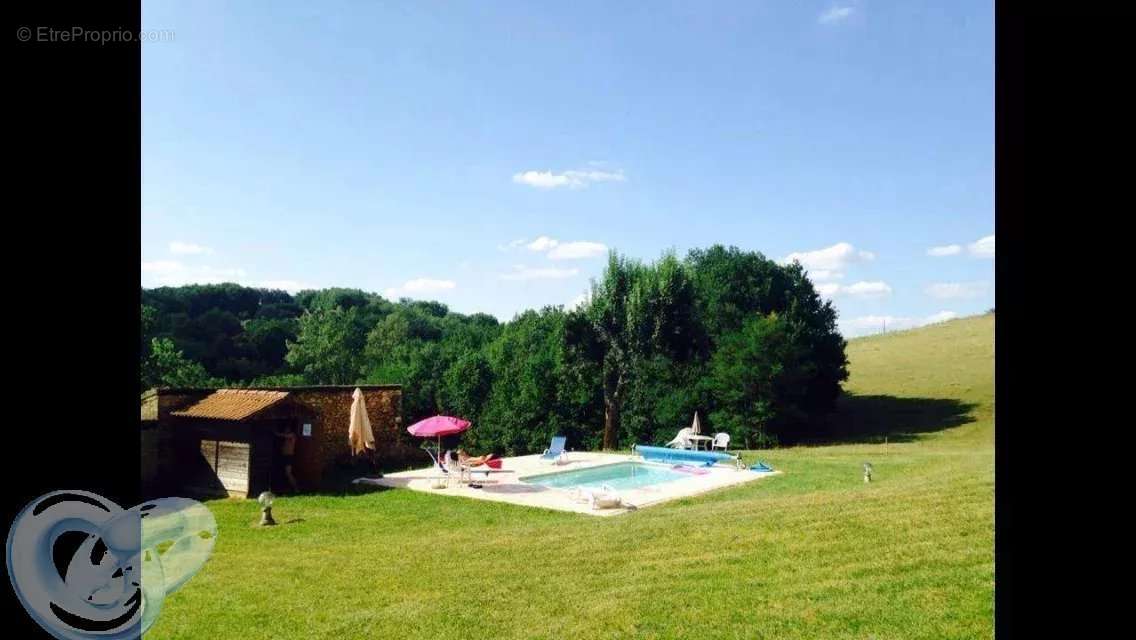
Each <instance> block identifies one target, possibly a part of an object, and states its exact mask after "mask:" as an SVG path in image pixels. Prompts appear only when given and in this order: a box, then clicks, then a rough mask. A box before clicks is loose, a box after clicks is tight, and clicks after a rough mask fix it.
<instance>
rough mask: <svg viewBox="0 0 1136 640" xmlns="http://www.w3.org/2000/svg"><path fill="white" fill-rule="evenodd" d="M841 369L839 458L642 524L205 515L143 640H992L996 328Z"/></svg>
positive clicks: (331, 511) (304, 507)
mask: <svg viewBox="0 0 1136 640" xmlns="http://www.w3.org/2000/svg"><path fill="white" fill-rule="evenodd" d="M848 354H849V359H850V360H851V378H850V379H849V381H848V383H847V385H846V389H847V391H848V392H849V395H848V397H846V398H843V399H842V407H841V414H840V418H839V419H840V420H844V421H847V422H849V423H850V425H851V426H854V427H855V428H856V430H857V433H858V434H859V435H857V436H856V437H854V438H852V439H851V441H850V442H849V441H846V442H844V443H839V444H829V445H816V446H801V447H792V448H785V449H778V450H773V451H760V452H749V453H748V454H747V455H745V456H744V457H745V458H746V459H747V460H757V459H761V460H765V461H767V462H769V463H770V464H772V465H773V466H774V467H775V468H778V469H781V470H784V471H785V475H783V476H780V477H776V478H770V479H767V480H763V481H761V482H754V483H750V484H747V485H743V486H740V487H736V488H731V489H725V490H722V491H719V492H717V493H713V494H708V495H705V496H700V497H696V498H689V499H683V500H678V501H675V502H670V503H666V504H663V505H659V506H655V507H650V508H647V509H643V510H642V511H639V512H637V513H631V514H628V515H623V516H617V517H614V518H594V517H588V516H582V515H574V514H569V513H561V512H552V511H542V510H537V509H529V508H525V507H518V506H513V505H508V504H500V503H492V502H484V501H473V500H462V499H456V498H448V497H444V496H433V495H428V494H424V493H416V492H411V491H406V490H391V491H384V492H381V493H371V494H366V495H357V496H349V497H296V498H283V499H280V500H278V502H277V507H276V508H275V509H274V512H275V514H276V515H277V518H278V519H279V520H280V521H281V523H282V526H278V527H275V528H268V529H261V528H257V527H256V526H254V525H255V523H256V521H257V518H258V516H259V511H258V509H257V506H256V504H255V503H253V502H251V501H215V502H211V503H209V506H210V508H211V509H212V510H213V512H214V514H216V516H217V520H218V524H219V528H220V534H219V537H218V542H217V547H216V550H215V552H214V555H213V558H212V559H211V560H210V561H209V562H208V564H207V565H206V566H205V568H204V569H203V570H202V572H201V573H200V574H199V575H197V576H196V577H195V578H193V580H192V581H190V582H189V583H188V584H187V585H186V586H185V587H184V588H183V589H182V590H181V591H179V592H177V593H175V594H173V595H172V596H170V597H169V598H168V599H167V600H166V603H165V609H164V611H163V612H162V615H161V618H160V619H159V620H158V622H157V624H155V626H154V627H153V629H151V631H150V633H149V634H148V635H147V637H148V638H155V639H166V638H211V639H213V640H219V639H222V638H244V639H254V638H338V639H348V638H429V639H431V640H436V639H438V638H492V639H494V640H498V639H507V638H574V639H580V638H632V637H634V638H864V639H867V638H875V639H879V640H882V639H885V638H897V639H898V638H903V639H911V638H983V637H991V636H992V635H993V598H994V316H993V315H985V316H980V317H975V318H966V319H962V320H956V321H952V322H948V323H945V324H941V325H935V326H931V327H925V328H922V329H918V330H913V331H908V332H903V333H894V334H889V335H884V336H877V337H870V338H863V339H858V340H853V341H851V342H850V343H849V347H848ZM885 436H886V444H885V440H884V438H885ZM865 461H868V462H871V463H872V465H873V466H874V468H875V476H874V480H873V482H872V483H871V484H865V483H864V482H863V479H862V464H863V463H864V462H865Z"/></svg>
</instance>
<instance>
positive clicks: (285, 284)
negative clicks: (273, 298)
mask: <svg viewBox="0 0 1136 640" xmlns="http://www.w3.org/2000/svg"><path fill="white" fill-rule="evenodd" d="M256 286H257V287H261V288H264V289H283V290H284V291H287V292H288V293H296V292H297V291H303V290H304V289H315V288H316V287H315V286H314V285H310V284H307V283H306V282H300V281H298V280H261V281H260V282H257V283H256Z"/></svg>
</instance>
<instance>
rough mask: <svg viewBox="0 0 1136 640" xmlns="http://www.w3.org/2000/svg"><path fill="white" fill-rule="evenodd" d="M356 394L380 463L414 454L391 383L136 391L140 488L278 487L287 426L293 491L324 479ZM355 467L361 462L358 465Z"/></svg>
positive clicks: (200, 493) (342, 445)
mask: <svg viewBox="0 0 1136 640" xmlns="http://www.w3.org/2000/svg"><path fill="white" fill-rule="evenodd" d="M357 388H358V389H360V390H362V392H363V399H364V402H365V403H366V405H367V415H368V417H369V418H370V421H371V429H372V431H373V432H374V435H375V446H376V452H375V453H376V456H377V460H378V462H379V463H380V464H383V465H384V466H390V465H391V464H392V463H397V462H399V461H403V460H407V461H409V460H413V459H414V458H415V455H416V454H418V455H419V456H420V455H421V454H420V452H417V451H416V449H415V448H414V447H413V444H414V443H411V442H409V436H408V435H406V434H405V433H404V431H403V429H401V425H402V419H401V417H400V416H401V411H402V407H401V402H402V391H401V387H400V386H398V385H359V386H314V387H272V388H256V389H151V390H150V391H147V392H145V393H143V394H142V429H141V446H142V487H143V493H144V494H145V495H146V496H148V497H160V496H176V495H185V496H186V497H204V496H218V495H228V496H233V497H255V496H257V495H259V493H260V492H261V491H265V490H269V489H272V490H280V489H282V488H285V487H286V486H287V484H286V483H285V482H283V481H282V480H283V477H282V474H281V473H280V471H281V464H280V462H281V461H280V453H279V445H280V439H279V437H278V436H277V435H276V434H278V433H280V432H282V431H283V430H284V429H286V428H294V429H295V432H296V434H297V435H298V436H299V437H298V439H297V443H296V451H295V459H294V462H293V474H294V476H295V477H296V481H297V484H299V486H300V490H301V491H314V490H318V489H322V488H325V487H327V486H328V484H329V482H330V481H331V480H330V479H331V477H332V476H333V475H334V474H335V472H336V471H337V470H338V469H344V468H347V467H349V466H351V465H352V464H355V465H356V466H358V463H359V462H360V461H359V460H357V459H353V457H352V455H351V448H350V445H349V443H348V439H347V431H348V427H349V424H350V412H351V403H352V394H353V392H354V391H355V389H357ZM364 466H365V465H364Z"/></svg>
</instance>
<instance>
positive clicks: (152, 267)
mask: <svg viewBox="0 0 1136 640" xmlns="http://www.w3.org/2000/svg"><path fill="white" fill-rule="evenodd" d="M184 268H185V265H183V264H182V263H180V262H176V261H174V260H153V261H150V262H146V261H143V262H142V273H174V272H176V271H180V270H182V269H184Z"/></svg>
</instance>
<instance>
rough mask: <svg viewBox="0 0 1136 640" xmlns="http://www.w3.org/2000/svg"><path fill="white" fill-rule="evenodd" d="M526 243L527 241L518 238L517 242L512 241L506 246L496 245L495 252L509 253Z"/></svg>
mask: <svg viewBox="0 0 1136 640" xmlns="http://www.w3.org/2000/svg"><path fill="white" fill-rule="evenodd" d="M527 242H528V239H526V238H518V239H517V240H514V241H512V242H510V243H508V244H499V245H497V250H498V251H511V250H513V249H516V248H517V247H522V246H524V245H525V244H526V243H527Z"/></svg>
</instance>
